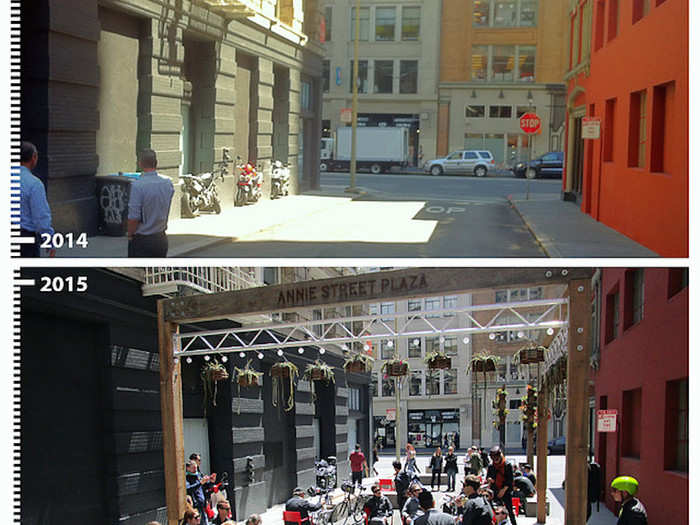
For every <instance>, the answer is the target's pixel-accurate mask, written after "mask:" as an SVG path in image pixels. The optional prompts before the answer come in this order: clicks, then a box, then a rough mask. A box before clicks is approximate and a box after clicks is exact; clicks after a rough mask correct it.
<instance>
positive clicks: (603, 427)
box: [597, 410, 617, 432]
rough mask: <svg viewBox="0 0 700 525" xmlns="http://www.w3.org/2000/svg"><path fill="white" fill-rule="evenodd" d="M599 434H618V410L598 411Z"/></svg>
mask: <svg viewBox="0 0 700 525" xmlns="http://www.w3.org/2000/svg"><path fill="white" fill-rule="evenodd" d="M597 427H598V432H617V410H598V425H597Z"/></svg>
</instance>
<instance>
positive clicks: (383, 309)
mask: <svg viewBox="0 0 700 525" xmlns="http://www.w3.org/2000/svg"><path fill="white" fill-rule="evenodd" d="M395 306H396V305H395V304H394V303H382V304H381V306H380V309H379V311H380V313H381V314H393V313H394V312H395ZM393 320H394V318H393V317H387V318H386V319H382V321H387V322H388V321H393Z"/></svg>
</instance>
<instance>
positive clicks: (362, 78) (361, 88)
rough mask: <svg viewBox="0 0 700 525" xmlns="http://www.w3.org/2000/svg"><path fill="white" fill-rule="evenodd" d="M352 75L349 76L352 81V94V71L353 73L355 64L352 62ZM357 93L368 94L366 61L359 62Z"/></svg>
mask: <svg viewBox="0 0 700 525" xmlns="http://www.w3.org/2000/svg"><path fill="white" fill-rule="evenodd" d="M348 71H350V74H349V75H348V78H349V79H351V82H350V93H352V71H353V63H352V61H351V62H350V69H348ZM357 78H358V82H357V92H358V93H367V86H368V82H367V61H366V60H358V63H357Z"/></svg>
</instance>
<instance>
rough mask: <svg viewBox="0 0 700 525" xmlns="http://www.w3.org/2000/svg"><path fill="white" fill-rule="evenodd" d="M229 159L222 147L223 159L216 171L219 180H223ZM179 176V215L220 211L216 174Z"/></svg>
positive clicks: (187, 216)
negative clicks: (181, 185) (180, 181)
mask: <svg viewBox="0 0 700 525" xmlns="http://www.w3.org/2000/svg"><path fill="white" fill-rule="evenodd" d="M230 160H231V157H230V156H229V154H228V148H224V149H223V160H222V162H221V166H220V168H219V172H218V176H220V177H221V180H224V175H226V174H227V173H228V163H229V161H230ZM180 178H181V179H182V183H183V187H182V196H181V197H180V215H181V216H182V217H186V218H191V217H196V216H197V215H199V212H200V211H213V212H214V213H216V214H217V215H218V214H219V213H221V200H220V199H219V194H218V192H217V189H216V179H217V175H215V174H214V173H210V172H208V173H202V174H200V175H192V174H191V173H185V174H183V175H180Z"/></svg>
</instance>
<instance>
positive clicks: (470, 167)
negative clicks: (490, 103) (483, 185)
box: [423, 150, 496, 177]
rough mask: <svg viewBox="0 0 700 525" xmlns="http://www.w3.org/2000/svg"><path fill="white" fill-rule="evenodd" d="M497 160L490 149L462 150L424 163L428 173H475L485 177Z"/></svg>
mask: <svg viewBox="0 0 700 525" xmlns="http://www.w3.org/2000/svg"><path fill="white" fill-rule="evenodd" d="M495 164H496V161H495V160H494V159H493V155H492V154H491V152H490V151H485V150H461V151H454V152H452V153H450V154H449V155H448V156H447V157H443V158H440V159H433V160H429V161H428V162H426V163H425V164H424V165H423V169H424V170H425V172H426V173H430V174H431V175H435V176H437V175H442V174H443V173H444V174H446V175H452V174H454V175H475V176H477V177H485V176H486V174H487V173H488V172H489V169H491V168H493V167H495Z"/></svg>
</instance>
